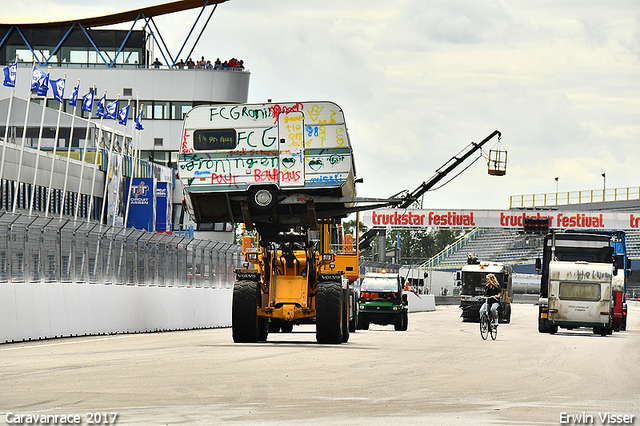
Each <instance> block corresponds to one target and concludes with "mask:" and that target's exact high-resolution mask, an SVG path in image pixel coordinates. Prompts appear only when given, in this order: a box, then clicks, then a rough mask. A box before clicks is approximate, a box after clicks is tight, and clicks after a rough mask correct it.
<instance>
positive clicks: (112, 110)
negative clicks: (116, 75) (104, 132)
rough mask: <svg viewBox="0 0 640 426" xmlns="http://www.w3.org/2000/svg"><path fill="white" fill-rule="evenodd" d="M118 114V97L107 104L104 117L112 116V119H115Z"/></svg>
mask: <svg viewBox="0 0 640 426" xmlns="http://www.w3.org/2000/svg"><path fill="white" fill-rule="evenodd" d="M117 115H118V100H117V99H116V100H115V101H113V102H111V103H109V104H107V112H106V114H105V115H104V118H110V119H112V120H115V119H116V116H117Z"/></svg>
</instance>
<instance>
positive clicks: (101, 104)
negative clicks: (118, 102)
mask: <svg viewBox="0 0 640 426" xmlns="http://www.w3.org/2000/svg"><path fill="white" fill-rule="evenodd" d="M106 103H107V95H106V94H104V95H102V97H101V98H100V99H99V100H98V101H97V102H96V115H97V116H98V117H104V108H105V104H106Z"/></svg>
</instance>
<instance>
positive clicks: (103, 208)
mask: <svg viewBox="0 0 640 426" xmlns="http://www.w3.org/2000/svg"><path fill="white" fill-rule="evenodd" d="M117 100H118V101H119V100H120V95H118V98H117ZM116 109H117V108H116ZM116 114H117V111H116ZM116 123H117V117H116V118H114V121H113V129H112V130H111V144H110V146H109V156H108V161H109V163H108V166H107V168H106V170H105V174H104V194H103V196H102V212H101V213H100V223H102V222H103V221H104V215H105V210H106V208H108V207H109V205H108V203H107V191H108V189H109V185H108V183H109V180H108V178H109V171H110V169H111V168H112V167H111V166H112V161H111V160H112V159H111V155H112V154H113V142H114V140H115V138H116Z"/></svg>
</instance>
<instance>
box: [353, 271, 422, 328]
mask: <svg viewBox="0 0 640 426" xmlns="http://www.w3.org/2000/svg"><path fill="white" fill-rule="evenodd" d="M402 289H403V286H402V280H401V279H400V276H399V275H398V274H387V273H384V272H383V273H373V272H372V273H366V274H365V276H364V279H363V280H362V283H361V284H360V294H359V297H358V328H359V329H362V330H367V329H369V324H371V323H373V324H378V325H389V324H393V326H394V328H395V330H396V331H406V330H407V326H408V319H409V318H408V317H409V315H408V314H409V304H408V300H407V295H406V294H403V293H402Z"/></svg>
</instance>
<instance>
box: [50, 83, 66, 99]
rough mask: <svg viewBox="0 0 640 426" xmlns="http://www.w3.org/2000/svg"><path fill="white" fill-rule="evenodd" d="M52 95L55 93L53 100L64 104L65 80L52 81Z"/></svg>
mask: <svg viewBox="0 0 640 426" xmlns="http://www.w3.org/2000/svg"><path fill="white" fill-rule="evenodd" d="M51 93H53V99H55V100H56V101H58V102H60V103H62V97H63V96H64V78H59V79H57V80H51Z"/></svg>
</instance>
